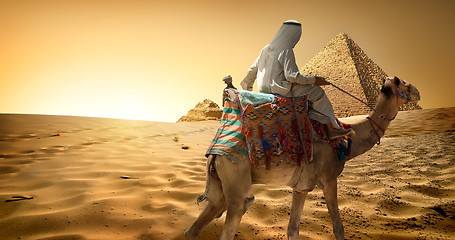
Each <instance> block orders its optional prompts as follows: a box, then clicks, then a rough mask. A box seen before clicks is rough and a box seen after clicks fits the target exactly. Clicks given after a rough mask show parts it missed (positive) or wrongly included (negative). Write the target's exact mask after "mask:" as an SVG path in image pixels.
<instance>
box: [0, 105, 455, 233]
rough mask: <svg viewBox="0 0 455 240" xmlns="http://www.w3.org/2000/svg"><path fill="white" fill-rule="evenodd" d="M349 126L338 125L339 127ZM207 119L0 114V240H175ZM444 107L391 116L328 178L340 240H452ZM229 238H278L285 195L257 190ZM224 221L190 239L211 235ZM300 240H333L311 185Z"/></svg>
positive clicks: (209, 128) (191, 205)
mask: <svg viewBox="0 0 455 240" xmlns="http://www.w3.org/2000/svg"><path fill="white" fill-rule="evenodd" d="M347 121H349V120H347ZM217 126H218V122H215V121H213V122H198V123H188V122H182V123H161V122H147V121H132V120H116V119H100V118H84V117H66V116H43V115H13V114H1V115H0V239H183V235H182V234H183V231H184V230H185V229H186V228H187V227H188V226H189V224H191V222H192V221H193V220H194V219H195V218H196V217H197V215H198V214H199V212H200V210H201V209H202V205H200V206H198V205H196V204H195V200H196V198H197V196H198V195H200V194H201V193H202V192H203V191H204V187H205V172H204V171H205V162H206V159H205V157H204V153H205V150H206V148H207V146H208V144H209V143H210V141H211V139H212V137H213V135H214V133H215V130H216V128H217ZM454 143H455V108H445V109H428V110H427V109H425V110H417V111H410V112H400V113H399V115H398V117H397V119H396V120H395V121H394V122H393V123H392V124H391V126H390V128H389V130H388V131H387V135H386V138H384V139H383V140H382V142H381V145H379V146H376V147H374V148H373V149H372V150H371V151H369V152H368V153H366V154H364V155H362V156H360V157H358V158H356V159H354V160H351V161H349V162H348V163H347V164H346V167H345V170H344V172H343V173H342V175H341V176H340V178H339V201H340V209H341V213H342V219H343V222H344V225H345V230H346V237H347V238H348V239H454V238H455V181H454V180H455V167H454V164H455V162H454V160H455V146H454V145H455V144H454ZM253 191H254V193H255V196H256V201H255V203H253V205H252V207H251V208H250V209H249V210H248V212H247V213H246V214H245V216H244V218H243V220H242V223H241V224H240V227H239V233H238V234H237V238H236V239H285V238H286V236H285V234H286V226H287V222H288V220H289V216H288V215H289V212H290V201H291V194H290V189H289V188H287V187H283V186H265V185H256V186H254V189H253ZM223 221H224V216H223V217H221V218H220V219H217V220H215V221H214V222H212V223H211V224H210V225H209V227H208V228H207V230H206V231H205V232H204V234H203V235H202V237H201V239H217V238H218V237H219V235H220V233H221V230H222V225H223ZM300 238H301V239H333V238H334V237H333V235H332V229H331V223H330V218H329V215H328V212H327V209H326V206H325V202H324V199H323V196H322V191H321V190H320V189H315V190H314V191H313V192H312V193H310V194H309V197H308V200H307V202H306V205H305V208H304V212H303V216H302V219H301V231H300Z"/></svg>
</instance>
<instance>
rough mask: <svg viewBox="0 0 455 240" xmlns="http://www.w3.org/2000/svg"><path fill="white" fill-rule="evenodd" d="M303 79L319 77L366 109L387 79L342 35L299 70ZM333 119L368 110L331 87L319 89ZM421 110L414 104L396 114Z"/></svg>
mask: <svg viewBox="0 0 455 240" xmlns="http://www.w3.org/2000/svg"><path fill="white" fill-rule="evenodd" d="M301 72H302V74H304V75H313V76H322V77H325V78H326V79H327V80H328V81H329V82H331V83H333V84H334V85H336V86H338V87H340V88H341V89H344V90H346V91H347V92H349V93H351V94H352V95H354V96H356V97H357V98H359V99H361V100H362V101H364V102H365V103H367V104H368V106H370V107H374V106H375V104H376V98H377V96H378V95H379V92H380V89H381V86H382V81H383V80H384V79H385V78H386V77H387V76H388V75H387V73H385V72H384V70H382V69H381V68H380V67H379V66H378V65H376V64H375V63H374V62H373V60H371V59H370V58H369V57H368V56H367V55H366V54H365V52H364V51H363V50H362V49H361V48H360V47H359V46H358V45H357V44H356V43H355V42H354V41H353V40H352V39H351V38H349V36H348V35H347V34H345V33H340V34H338V35H337V36H335V37H334V38H333V39H332V40H331V41H330V42H329V43H328V44H327V45H326V46H325V47H324V48H323V49H322V50H321V51H320V52H319V53H318V54H316V56H314V57H313V59H311V60H310V61H309V62H308V63H307V64H306V65H305V66H304V67H303V69H302V70H301ZM322 88H323V89H324V91H325V92H326V94H327V96H328V98H329V99H330V101H331V103H332V106H333V109H334V111H335V115H336V116H337V117H349V116H355V115H364V114H368V113H369V112H370V109H369V108H368V107H367V106H365V105H364V104H362V103H360V102H359V101H357V100H355V99H354V98H352V97H350V96H349V95H347V94H345V93H343V92H341V91H340V90H338V89H336V88H334V87H332V86H322ZM413 109H421V107H420V106H418V105H417V104H414V103H408V104H405V105H404V106H402V108H401V109H400V110H413Z"/></svg>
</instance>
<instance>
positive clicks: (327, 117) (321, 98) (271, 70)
mask: <svg viewBox="0 0 455 240" xmlns="http://www.w3.org/2000/svg"><path fill="white" fill-rule="evenodd" d="M300 35H301V27H300V25H294V24H292V25H289V24H288V25H286V22H285V24H283V26H282V27H281V28H280V30H279V31H278V33H277V34H276V35H275V38H274V39H273V40H272V42H271V43H270V44H269V45H267V46H265V47H264V48H263V49H262V51H261V53H260V54H259V57H258V58H257V59H256V61H255V62H254V63H253V65H251V67H250V68H249V69H248V72H247V74H246V76H245V78H244V79H243V81H242V82H241V83H240V85H241V86H242V88H243V89H245V90H249V91H252V90H253V84H254V81H255V80H256V79H257V84H258V89H259V92H262V93H271V94H275V95H280V96H284V97H300V96H304V95H308V99H309V100H310V101H311V102H312V107H313V109H314V110H315V111H310V117H311V118H312V119H315V120H317V121H319V122H321V123H323V124H328V123H332V126H333V127H334V128H340V126H339V125H338V123H337V122H336V118H335V114H334V112H333V108H332V104H331V103H330V101H329V99H328V98H327V95H326V94H325V92H324V90H323V89H322V88H321V87H319V86H317V85H314V82H315V80H316V78H315V77H314V76H305V75H302V74H300V71H299V69H298V67H297V64H296V63H295V56H294V50H293V48H294V46H295V44H297V42H298V41H299V39H300Z"/></svg>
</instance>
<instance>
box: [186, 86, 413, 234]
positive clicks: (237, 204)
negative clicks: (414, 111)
mask: <svg viewBox="0 0 455 240" xmlns="http://www.w3.org/2000/svg"><path fill="white" fill-rule="evenodd" d="M418 100H420V94H419V92H418V90H417V89H416V88H415V87H414V86H413V85H411V84H409V83H406V82H405V81H403V80H401V79H399V78H397V77H388V78H386V79H384V80H383V86H382V89H381V92H380V94H379V96H378V99H377V103H376V107H375V108H374V109H373V110H372V111H371V112H370V114H369V116H368V117H367V118H366V119H362V120H360V121H358V122H357V123H354V124H351V126H352V128H353V130H354V131H355V133H356V134H355V135H354V136H352V137H351V139H352V145H351V154H350V156H349V157H348V158H347V160H350V159H352V158H354V157H356V156H359V155H361V154H363V153H365V152H366V151H368V150H370V149H371V148H372V147H373V146H374V145H375V144H376V143H378V142H379V141H380V139H381V137H382V136H384V134H385V130H386V129H387V127H388V126H389V124H390V122H391V121H392V120H393V119H394V118H395V116H396V115H397V113H398V110H399V108H400V106H401V105H403V104H405V103H407V102H408V101H412V102H417V101H418ZM313 150H314V155H313V163H311V164H302V166H301V167H295V166H279V167H275V168H272V169H271V170H266V169H265V168H253V167H252V166H251V163H250V161H249V159H248V158H245V160H244V161H242V162H240V163H238V162H234V161H231V160H230V159H228V158H226V157H223V156H220V155H216V156H214V155H211V156H209V158H208V161H207V186H206V187H207V189H206V192H207V195H206V203H205V206H204V208H203V210H202V212H201V213H200V215H199V216H198V218H197V219H196V220H195V221H194V223H193V224H192V225H191V226H190V227H189V228H188V229H187V230H186V231H185V233H184V234H185V237H186V239H197V238H198V237H199V235H200V234H201V233H202V231H203V230H204V229H205V228H206V226H207V225H208V224H209V223H210V222H211V221H212V220H213V219H215V218H217V217H220V216H221V215H222V214H223V212H224V211H226V210H227V213H226V220H225V224H224V227H223V231H222V233H221V236H220V239H221V240H228V239H233V238H234V235H235V233H236V231H237V227H238V226H239V224H240V221H241V218H242V216H243V214H244V213H245V212H246V211H247V209H248V208H249V206H250V205H251V204H252V202H253V201H254V196H253V193H252V191H251V187H252V184H273V185H286V184H287V185H290V184H289V182H290V181H291V180H292V179H295V178H294V176H295V175H297V176H298V178H297V179H298V181H297V182H296V183H295V184H292V185H293V187H292V188H293V192H292V206H291V214H290V219H289V224H288V228H287V236H288V239H292V240H294V239H298V236H299V227H300V217H301V214H302V209H303V205H304V203H305V199H306V196H307V194H308V192H310V191H312V190H313V189H314V188H315V186H316V185H317V186H318V187H320V188H322V190H323V194H324V197H325V200H326V203H327V208H328V211H329V214H330V218H331V220H332V225H333V233H334V235H335V238H336V239H337V240H341V239H345V238H344V228H343V224H342V222H341V217H340V211H339V209H338V199H337V177H338V176H339V175H340V174H341V172H342V171H343V168H344V165H345V161H340V160H338V158H337V156H336V153H335V151H333V148H332V146H331V145H330V144H329V143H327V142H323V141H315V142H314V148H313Z"/></svg>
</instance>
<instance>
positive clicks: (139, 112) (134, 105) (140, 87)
mask: <svg viewBox="0 0 455 240" xmlns="http://www.w3.org/2000/svg"><path fill="white" fill-rule="evenodd" d="M218 2H220V3H218ZM245 2H246V1H222V2H221V1H198V0H193V1H145V0H144V1H134V0H130V1H115V0H105V1H96V0H91V1H81V0H77V1H69V0H65V1H61V0H54V1H49V0H45V1H36V0H30V1H21V0H15V1H6V0H0V4H1V5H0V22H1V23H0V36H1V37H0V56H1V58H0V112H1V113H40V114H63V115H81V116H98V117H114V118H132V119H146V120H154V121H171V122H173V121H176V120H177V119H178V118H179V117H180V116H181V115H184V114H186V113H187V111H188V110H189V109H190V108H192V107H194V105H195V104H196V103H197V102H199V101H201V100H203V99H205V98H209V99H212V100H214V101H216V102H217V103H220V101H221V91H222V89H223V88H224V83H223V82H222V78H223V76H225V75H227V74H230V75H232V76H233V78H234V84H235V85H237V86H239V82H240V81H241V80H242V78H243V77H244V74H245V72H246V70H247V69H248V67H249V66H250V65H251V64H252V63H253V61H254V60H255V59H256V57H257V55H258V54H259V51H260V50H261V49H262V47H264V46H265V45H266V44H268V43H269V42H270V41H271V39H272V38H273V36H274V34H275V33H276V31H277V30H278V28H279V27H280V26H281V23H282V22H283V21H285V20H287V19H296V20H298V21H300V22H302V25H303V34H302V38H301V40H300V42H299V43H298V45H297V47H296V49H295V54H296V58H297V64H298V65H299V66H300V67H303V65H304V64H305V63H306V62H307V61H308V60H310V59H311V58H312V57H313V56H314V55H315V54H316V53H317V52H319V51H320V50H321V49H322V48H323V47H324V46H325V44H326V43H327V42H328V41H330V39H332V38H333V37H334V36H335V35H336V34H338V33H340V32H345V33H347V34H348V35H349V36H350V37H351V38H352V39H353V40H354V41H355V42H356V43H357V44H358V45H359V46H360V47H361V48H362V49H363V50H364V51H365V53H366V54H367V55H368V56H369V57H370V58H371V59H373V61H375V63H376V64H378V65H379V66H380V67H381V68H382V69H383V70H384V71H385V72H386V73H388V74H389V75H397V76H399V77H401V78H403V79H405V80H407V81H409V82H411V83H413V84H414V85H415V86H416V87H417V88H418V89H419V90H420V92H421V97H422V100H421V102H420V105H421V106H422V107H423V108H436V107H451V106H455V95H454V94H452V93H451V92H452V91H453V89H455V79H454V77H453V73H452V69H453V66H454V59H455V48H454V46H453V44H454V43H455V30H454V27H453V24H454V23H455V16H454V14H453V12H454V11H455V1H451V0H447V1H442V0H436V1H417V0H407V1H404V0H400V1H395V0H387V1H364V0H359V1H354V0H347V1H276V0H273V1H248V2H247V3H245Z"/></svg>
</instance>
